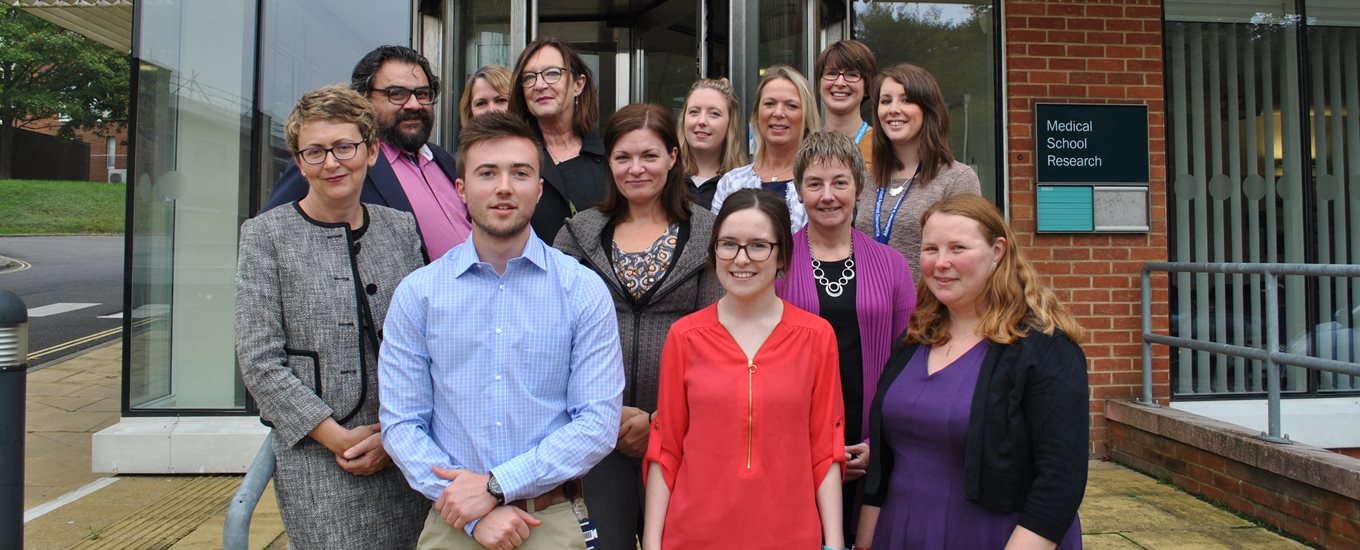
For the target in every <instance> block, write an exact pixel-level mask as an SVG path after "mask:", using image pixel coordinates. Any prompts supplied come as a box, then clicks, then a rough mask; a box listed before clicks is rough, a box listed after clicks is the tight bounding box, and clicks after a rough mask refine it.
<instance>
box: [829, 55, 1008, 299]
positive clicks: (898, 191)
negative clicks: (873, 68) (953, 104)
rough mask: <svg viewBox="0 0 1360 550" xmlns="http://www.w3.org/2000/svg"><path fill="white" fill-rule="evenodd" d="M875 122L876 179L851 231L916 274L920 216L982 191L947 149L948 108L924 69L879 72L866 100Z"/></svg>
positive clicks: (866, 192) (904, 66) (917, 277)
mask: <svg viewBox="0 0 1360 550" xmlns="http://www.w3.org/2000/svg"><path fill="white" fill-rule="evenodd" d="M869 97H870V98H871V99H873V101H874V104H875V109H874V117H873V127H874V132H873V140H874V148H873V150H874V154H873V159H872V162H873V178H874V182H875V185H871V186H866V187H865V189H864V192H862V193H860V196H859V204H858V211H859V214H858V216H857V219H856V220H855V228H856V229H859V230H860V231H863V232H864V233H866V234H868V235H870V236H872V237H873V238H874V240H876V241H878V242H880V243H883V244H886V245H888V246H891V247H893V248H894V249H897V251H898V252H901V253H902V255H903V256H905V257H906V258H907V264H908V265H910V266H911V276H912V280H914V281H918V280H920V275H921V224H920V219H921V214H922V213H924V212H925V211H926V209H927V208H929V207H930V205H932V204H935V203H936V202H938V201H939V200H940V199H943V198H945V197H950V196H954V195H958V194H962V193H981V189H982V186H981V184H980V183H979V182H978V177H977V173H975V172H973V169H972V168H969V167H968V165H966V164H963V163H961V162H958V161H956V160H954V152H953V151H951V150H950V149H949V108H948V106H946V105H945V101H944V94H943V93H942V92H941V91H940V84H939V83H938V82H936V81H935V77H934V76H931V74H930V73H929V72H927V71H926V70H925V69H922V68H920V67H917V66H915V65H910V64H906V63H903V64H901V65H895V66H892V67H889V68H887V69H884V70H883V72H881V73H879V75H878V77H877V78H875V79H874V88H873V91H872V92H871V93H870V94H869Z"/></svg>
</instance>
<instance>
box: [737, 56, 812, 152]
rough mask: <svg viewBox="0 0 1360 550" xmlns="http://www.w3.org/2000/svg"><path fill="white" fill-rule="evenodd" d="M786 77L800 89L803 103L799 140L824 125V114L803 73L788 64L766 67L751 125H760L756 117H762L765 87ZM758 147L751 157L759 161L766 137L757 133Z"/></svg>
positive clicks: (799, 96) (758, 89) (800, 98)
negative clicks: (762, 97) (762, 98)
mask: <svg viewBox="0 0 1360 550" xmlns="http://www.w3.org/2000/svg"><path fill="white" fill-rule="evenodd" d="M781 78H782V79H784V80H787V81H789V82H791V83H793V87H794V88H795V89H797V90H798V101H799V102H800V103H802V106H801V109H802V111H803V127H802V128H801V129H800V130H799V132H798V141H799V142H800V143H801V142H802V140H804V139H807V137H808V134H811V133H812V131H813V130H816V129H818V128H821V127H822V115H821V114H820V113H819V112H818V111H817V98H816V96H814V95H812V87H811V86H809V85H808V81H807V79H806V78H803V73H800V72H798V70H797V69H794V68H793V67H790V66H788V65H775V66H773V67H770V68H768V69H765V78H762V79H760V85H759V86H757V87H756V103H755V106H754V107H752V108H751V126H752V127H759V126H758V123H757V122H756V119H757V118H759V117H760V96H761V94H763V93H765V87H766V86H769V85H770V83H771V82H774V81H775V80H778V79H781ZM755 134H756V136H755V137H756V148H755V151H752V152H751V157H753V158H754V159H755V160H757V161H759V160H760V159H761V157H762V156H763V155H764V154H765V137H764V136H762V135H760V132H759V131H757V132H756V133H755Z"/></svg>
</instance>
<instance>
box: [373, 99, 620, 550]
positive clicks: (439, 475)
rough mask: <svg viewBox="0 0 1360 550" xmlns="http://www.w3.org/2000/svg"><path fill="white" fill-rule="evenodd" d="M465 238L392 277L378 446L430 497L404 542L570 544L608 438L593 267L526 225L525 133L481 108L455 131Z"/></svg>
mask: <svg viewBox="0 0 1360 550" xmlns="http://www.w3.org/2000/svg"><path fill="white" fill-rule="evenodd" d="M459 142H460V146H459V158H460V162H459V168H461V169H462V170H463V174H462V177H460V178H458V180H457V181H456V182H455V185H456V186H457V188H458V192H459V194H461V195H462V197H463V199H464V200H465V201H466V202H467V205H468V211H469V212H470V214H471V215H472V221H473V230H472V238H471V239H470V240H468V241H467V242H466V243H464V244H462V245H459V246H457V247H455V248H453V249H452V250H450V251H449V252H448V253H447V254H445V255H444V256H443V257H441V258H439V259H436V260H435V261H434V262H433V263H431V264H430V265H428V266H425V267H424V268H421V269H418V270H416V271H415V272H414V273H412V274H411V275H410V276H408V277H407V278H406V280H404V281H402V283H401V285H400V286H398V287H397V290H396V294H395V295H394V296H393V298H392V305H391V306H390V308H389V310H388V314H387V321H386V323H385V325H384V332H385V334H384V339H383V344H382V351H381V354H380V366H379V388H380V390H381V393H380V395H381V402H382V413H381V421H382V432H383V444H384V446H385V447H386V448H387V450H388V452H389V454H391V456H392V458H393V460H394V461H395V462H396V463H397V466H399V467H400V468H401V471H402V472H403V473H405V475H406V479H407V481H408V482H409V483H410V484H411V486H412V487H414V488H415V489H416V490H418V491H420V492H421V493H423V494H424V495H425V496H426V497H428V498H429V499H431V500H433V501H434V506H433V508H432V510H431V511H430V514H429V516H428V517H427V518H426V521H425V528H424V531H423V532H422V533H421V537H420V542H419V545H418V548H473V549H475V548H478V545H480V546H481V547H485V548H500V549H507V550H508V549H510V548H516V547H522V548H526V549H535V548H551V549H554V550H556V549H561V548H579V549H584V548H586V536H585V535H584V534H583V525H588V524H587V523H586V518H585V509H584V505H583V504H581V501H580V498H579V497H580V486H579V484H578V483H577V482H576V481H574V480H576V479H577V478H579V477H581V476H583V475H585V473H586V472H588V471H589V470H590V469H591V468H592V467H594V466H595V464H596V463H597V462H599V461H600V459H602V458H603V457H604V456H605V455H606V454H608V453H609V452H610V451H611V450H612V449H613V446H614V442H615V440H616V439H617V436H618V429H619V411H620V406H621V404H622V394H623V385H624V375H623V356H622V352H621V349H620V346H619V333H618V327H617V322H616V318H615V314H614V306H613V301H612V300H610V298H609V295H608V290H607V289H606V288H605V286H604V283H603V282H602V281H601V280H600V278H599V277H598V276H596V275H595V274H594V273H592V272H591V271H590V270H589V269H587V268H585V267H583V266H581V264H580V263H578V262H577V261H576V260H573V259H571V258H570V257H568V256H565V255H563V254H562V253H560V252H558V251H557V250H555V249H553V248H551V247H549V246H548V245H546V244H545V243H544V242H543V241H542V240H540V239H539V238H538V237H537V236H536V235H534V234H533V231H532V230H531V229H530V227H529V219H530V218H531V217H532V216H533V211H534V206H535V204H536V203H537V201H538V198H539V196H540V195H541V194H542V185H543V180H542V179H540V178H539V166H540V164H539V163H540V160H539V147H538V142H537V136H536V135H535V133H534V132H533V131H532V130H530V129H529V127H528V126H526V125H525V124H524V122H523V121H521V120H520V119H518V118H514V117H512V116H510V115H502V114H488V115H483V116H480V117H477V118H475V119H473V120H471V121H469V123H468V125H467V127H465V128H464V129H463V131H462V133H461V134H460V136H459Z"/></svg>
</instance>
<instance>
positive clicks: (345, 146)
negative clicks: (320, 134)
mask: <svg viewBox="0 0 1360 550" xmlns="http://www.w3.org/2000/svg"><path fill="white" fill-rule="evenodd" d="M360 145H363V144H362V143H337V144H335V145H332V146H330V147H308V148H306V149H303V150H301V151H298V152H297V156H298V157H299V158H301V159H302V161H303V162H306V163H307V164H325V162H326V155H328V154H329V155H332V156H334V157H335V160H349V159H352V158H354V155H357V154H359V146H360Z"/></svg>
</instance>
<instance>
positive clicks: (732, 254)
mask: <svg viewBox="0 0 1360 550" xmlns="http://www.w3.org/2000/svg"><path fill="white" fill-rule="evenodd" d="M776 246H778V245H776V244H774V243H767V242H765V241H753V242H749V243H746V244H739V243H738V242H737V241H729V240H725V239H724V240H721V241H718V246H717V248H716V249H714V251H713V252H714V254H716V255H717V256H718V259H719V260H735V259H737V253H738V252H741V251H743V250H745V251H746V257H747V258H750V260H751V261H753V262H763V261H765V260H768V259H770V253H771V252H773V251H774V247H776Z"/></svg>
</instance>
